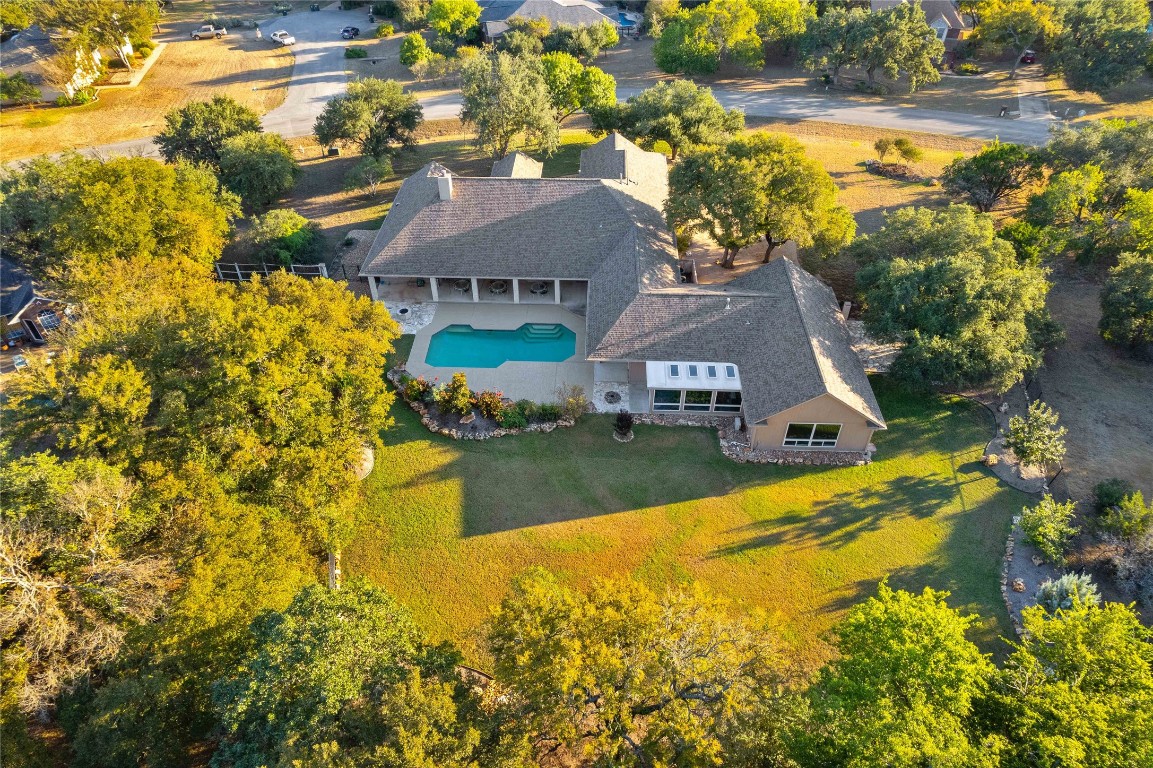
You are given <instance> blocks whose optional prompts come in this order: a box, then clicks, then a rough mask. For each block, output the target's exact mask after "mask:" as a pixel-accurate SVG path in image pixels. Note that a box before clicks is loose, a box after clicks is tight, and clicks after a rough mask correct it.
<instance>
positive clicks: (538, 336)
mask: <svg viewBox="0 0 1153 768" xmlns="http://www.w3.org/2000/svg"><path fill="white" fill-rule="evenodd" d="M564 332H565V329H564V327H563V326H560V325H542V324H540V323H527V324H525V327H524V330H523V331H521V335H522V336H523V337H524V338H525V339H526V340H530V341H547V340H551V339H559V338H561V337H562V336H564Z"/></svg>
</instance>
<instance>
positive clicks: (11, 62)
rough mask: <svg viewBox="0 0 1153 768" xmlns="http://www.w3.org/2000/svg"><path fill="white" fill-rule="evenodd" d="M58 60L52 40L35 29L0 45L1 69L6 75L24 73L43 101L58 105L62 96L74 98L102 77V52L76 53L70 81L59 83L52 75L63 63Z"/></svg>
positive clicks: (19, 33)
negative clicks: (58, 100) (59, 64)
mask: <svg viewBox="0 0 1153 768" xmlns="http://www.w3.org/2000/svg"><path fill="white" fill-rule="evenodd" d="M56 56H57V52H56V47H55V46H54V45H53V43H52V39H51V37H50V36H49V35H48V33H46V32H45V31H44V30H42V29H41V28H40V27H36V26H32V27H28V29H25V30H24V31H22V32H17V33H16V34H15V35H13V36H12V37H10V38H9V39H8V40H5V41H4V42H3V43H0V69H3V72H4V74H6V75H13V74H15V73H17V72H23V73H24V76H25V77H26V78H27V79H28V81H29V82H30V83H32V85H34V86H36V87H37V88H39V89H40V98H41V99H43V100H44V101H55V100H56V98H57V97H59V96H61V95H64V96H67V97H68V98H72V97H73V96H75V95H76V92H77V91H80V90H83V89H84V88H87V87H88V86H89V85H91V84H92V83H94V82H96V79H97V78H98V77H100V52H99V51H95V50H93V51H87V50H85V51H80V50H77V51H76V52H75V57H76V63H75V67H74V68H72V77H71V79H70V80H68V81H67V82H64V83H58V82H56V78H53V77H52V76H51V73H50V68H51V67H53V66H55V64H56V61H60V60H59V59H56ZM54 59H55V61H54ZM60 79H63V78H60Z"/></svg>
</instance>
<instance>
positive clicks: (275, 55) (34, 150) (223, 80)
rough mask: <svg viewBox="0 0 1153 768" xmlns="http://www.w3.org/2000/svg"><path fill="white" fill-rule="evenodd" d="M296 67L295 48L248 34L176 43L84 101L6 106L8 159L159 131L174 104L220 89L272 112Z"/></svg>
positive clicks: (2, 116) (2, 140) (0, 130)
mask: <svg viewBox="0 0 1153 768" xmlns="http://www.w3.org/2000/svg"><path fill="white" fill-rule="evenodd" d="M291 74H292V54H291V53H290V52H289V49H287V48H281V47H279V46H271V45H269V44H268V42H267V41H258V40H255V39H244V37H243V36H242V34H240V33H237V34H235V35H231V36H229V37H227V38H225V39H223V40H199V41H197V40H181V41H178V42H172V43H169V44H168V46H167V47H166V48H165V50H164V52H163V54H161V57H160V59H159V60H158V61H157V62H156V64H155V65H153V67H152V69H151V71H149V73H148V74H147V75H145V77H144V80H143V81H141V83H140V85H138V86H136V87H135V88H127V89H123V90H112V91H102V92H101V94H100V100H99V101H97V102H95V103H92V104H87V105H84V106H78V107H56V106H38V107H35V108H31V109H28V108H23V107H21V108H15V109H5V110H3V112H2V113H0V160H3V161H8V160H14V159H19V158H24V157H32V156H35V155H39V154H44V153H53V152H62V151H64V150H68V149H75V148H78V147H87V146H92V145H99V144H112V143H115V142H118V141H128V140H129V139H138V138H142V137H145V136H153V135H155V134H156V133H158V132H159V131H160V130H161V129H162V128H163V127H164V115H165V114H166V113H167V112H168V111H169V110H172V109H175V108H177V107H182V106H184V105H185V104H188V103H190V102H193V101H205V100H207V99H210V98H212V97H213V96H217V95H220V96H231V97H232V98H234V99H236V100H237V101H239V102H240V103H241V104H244V105H245V106H247V107H250V108H251V109H253V110H255V111H256V112H257V113H259V114H264V113H265V112H268V111H269V110H271V109H274V108H275V107H278V106H280V105H281V104H282V103H283V102H284V96H285V92H286V90H287V88H288V80H289V77H290V76H291Z"/></svg>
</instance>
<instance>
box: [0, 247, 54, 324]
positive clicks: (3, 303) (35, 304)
mask: <svg viewBox="0 0 1153 768" xmlns="http://www.w3.org/2000/svg"><path fill="white" fill-rule="evenodd" d="M64 312H65V308H64V305H63V304H61V303H60V302H58V301H56V300H55V299H50V298H47V297H45V296H42V295H41V294H40V292H39V291H37V289H36V285H35V283H33V282H32V278H31V276H29V274H28V273H27V272H25V271H24V270H23V269H21V268H20V267H18V266H16V265H15V264H13V263H12V262H10V261H8V259H5V258H2V257H0V329H2V335H3V341H4V344H5V346H8V345H13V344H21V343H24V342H26V341H30V342H32V343H33V344H43V343H45V341H46V340H47V337H48V335H49V334H50V333H52V332H53V331H55V330H56V329H57V328H59V327H60V323H61V314H63V313H64Z"/></svg>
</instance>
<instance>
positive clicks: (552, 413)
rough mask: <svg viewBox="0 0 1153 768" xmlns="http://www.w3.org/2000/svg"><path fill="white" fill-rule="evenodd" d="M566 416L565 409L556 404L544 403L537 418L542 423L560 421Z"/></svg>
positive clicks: (538, 411)
mask: <svg viewBox="0 0 1153 768" xmlns="http://www.w3.org/2000/svg"><path fill="white" fill-rule="evenodd" d="M562 416H564V409H562V408H561V407H560V406H559V405H557V404H556V403H544V404H542V405H541V406H540V408H539V409H537V418H538V419H540V420H541V421H559V420H560V418H561V417H562Z"/></svg>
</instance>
